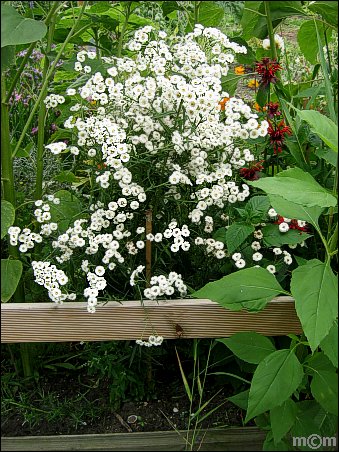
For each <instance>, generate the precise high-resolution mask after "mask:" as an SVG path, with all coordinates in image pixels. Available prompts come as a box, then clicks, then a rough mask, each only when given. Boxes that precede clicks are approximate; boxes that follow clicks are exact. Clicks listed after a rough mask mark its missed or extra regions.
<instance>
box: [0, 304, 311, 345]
mask: <svg viewBox="0 0 339 452" xmlns="http://www.w3.org/2000/svg"><path fill="white" fill-rule="evenodd" d="M178 325H180V327H181V328H178ZM178 329H179V330H180V331H181V330H182V336H181V337H182V338H184V339H188V338H215V337H228V336H231V335H232V334H234V333H237V332H239V331H256V332H258V333H261V334H264V335H266V336H283V335H286V334H289V333H295V334H300V333H301V332H302V329H301V325H300V322H299V319H298V317H297V314H296V312H295V308H294V301H293V299H292V298H290V297H277V298H275V299H274V300H272V301H271V302H270V303H268V305H267V307H266V308H265V309H264V310H263V311H261V312H258V313H250V312H247V311H237V312H235V311H230V310H228V309H225V308H223V307H221V306H220V305H219V304H217V303H214V302H212V301H211V300H202V299H199V300H190V299H182V300H169V301H158V302H157V301H145V302H144V305H143V306H142V305H141V304H140V302H139V301H126V302H123V303H118V302H114V301H111V302H108V303H106V304H105V305H104V306H98V307H97V311H96V313H95V314H89V313H88V312H87V310H86V303H82V302H67V303H64V304H62V305H56V304H53V303H8V304H2V305H1V342H3V343H14V342H69V341H105V340H133V339H140V338H142V337H143V338H146V337H148V336H149V335H150V334H154V333H156V334H158V335H161V336H163V337H164V338H165V339H176V338H178V333H177V331H178Z"/></svg>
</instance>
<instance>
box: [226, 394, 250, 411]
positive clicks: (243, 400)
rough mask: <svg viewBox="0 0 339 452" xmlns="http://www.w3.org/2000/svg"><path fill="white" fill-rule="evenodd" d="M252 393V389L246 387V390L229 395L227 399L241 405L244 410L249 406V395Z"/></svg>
mask: <svg viewBox="0 0 339 452" xmlns="http://www.w3.org/2000/svg"><path fill="white" fill-rule="evenodd" d="M249 394H250V390H249V389H246V391H242V392H239V393H238V394H235V395H234V396H231V397H228V398H227V400H229V401H230V402H232V403H234V404H235V405H237V406H239V407H240V408H242V409H243V410H246V409H247V406H248V396H249Z"/></svg>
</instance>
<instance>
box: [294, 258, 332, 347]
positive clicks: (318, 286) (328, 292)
mask: <svg viewBox="0 0 339 452" xmlns="http://www.w3.org/2000/svg"><path fill="white" fill-rule="evenodd" d="M291 292H292V295H293V297H294V299H295V308H296V311H297V314H298V317H299V319H300V322H301V324H302V327H303V331H304V333H305V335H306V337H307V340H308V342H309V344H310V347H311V349H312V350H313V351H314V350H315V349H316V348H317V347H318V345H319V344H320V343H321V341H322V340H323V339H324V338H325V337H326V336H327V335H328V333H329V331H330V329H331V327H332V325H333V322H334V320H335V319H336V317H337V315H338V304H337V292H338V279H337V278H336V277H335V275H334V274H333V272H332V270H331V267H330V266H329V265H328V264H324V263H323V262H321V261H319V260H318V259H312V260H310V261H308V262H307V263H306V264H305V265H302V266H301V267H298V268H296V269H295V270H293V272H292V280H291Z"/></svg>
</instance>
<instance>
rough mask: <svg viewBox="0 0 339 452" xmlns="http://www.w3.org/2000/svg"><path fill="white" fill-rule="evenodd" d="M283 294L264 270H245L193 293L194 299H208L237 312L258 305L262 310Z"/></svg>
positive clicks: (273, 279)
mask: <svg viewBox="0 0 339 452" xmlns="http://www.w3.org/2000/svg"><path fill="white" fill-rule="evenodd" d="M281 293H284V290H283V289H282V287H281V286H280V284H279V283H278V281H277V280H276V278H275V277H274V276H273V275H272V274H271V273H270V272H269V271H268V270H266V269H264V268H261V267H259V268H257V267H252V268H246V269H244V270H239V271H237V272H235V273H231V274H230V275H227V276H224V277H223V278H221V279H219V280H218V281H215V282H211V283H208V284H206V285H205V286H204V287H202V288H201V289H200V290H198V291H196V292H194V294H193V296H194V297H196V298H208V299H210V300H213V301H216V302H217V303H219V304H220V305H221V306H224V307H226V308H229V309H232V310H235V311H238V310H241V309H242V308H243V307H244V305H246V308H247V309H248V308H250V306H251V304H253V305H256V304H257V303H259V304H260V308H261V309H262V308H263V307H264V306H265V305H266V304H267V303H268V302H269V301H270V300H272V299H273V298H274V297H275V296H277V295H279V294H281Z"/></svg>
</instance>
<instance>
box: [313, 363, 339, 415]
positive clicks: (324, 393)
mask: <svg viewBox="0 0 339 452" xmlns="http://www.w3.org/2000/svg"><path fill="white" fill-rule="evenodd" d="M311 392H312V395H313V397H314V398H315V399H316V400H317V401H318V402H319V403H320V405H321V406H322V407H323V408H324V410H325V411H328V412H329V413H332V414H335V415H336V416H337V415H338V375H337V374H336V373H335V372H330V371H326V370H321V371H318V372H316V373H315V374H314V377H313V379H312V382H311Z"/></svg>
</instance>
